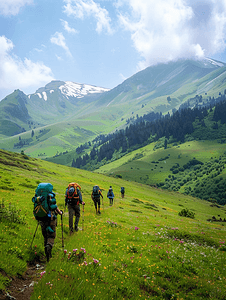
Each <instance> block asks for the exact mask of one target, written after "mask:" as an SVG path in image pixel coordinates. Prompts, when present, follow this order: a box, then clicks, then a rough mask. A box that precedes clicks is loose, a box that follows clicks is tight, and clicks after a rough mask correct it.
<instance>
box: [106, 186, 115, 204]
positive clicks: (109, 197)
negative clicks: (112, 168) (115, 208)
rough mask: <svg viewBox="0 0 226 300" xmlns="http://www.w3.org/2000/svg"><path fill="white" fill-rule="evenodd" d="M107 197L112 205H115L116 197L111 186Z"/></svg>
mask: <svg viewBox="0 0 226 300" xmlns="http://www.w3.org/2000/svg"><path fill="white" fill-rule="evenodd" d="M107 197H108V199H109V201H110V205H113V200H114V197H115V195H114V193H113V189H112V187H111V186H110V188H109V190H108V193H107Z"/></svg>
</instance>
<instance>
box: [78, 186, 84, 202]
mask: <svg viewBox="0 0 226 300" xmlns="http://www.w3.org/2000/svg"><path fill="white" fill-rule="evenodd" d="M78 196H79V203H80V204H82V205H85V202H84V201H83V200H82V193H81V192H80V191H79V189H78Z"/></svg>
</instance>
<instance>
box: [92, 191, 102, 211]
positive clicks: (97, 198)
mask: <svg viewBox="0 0 226 300" xmlns="http://www.w3.org/2000/svg"><path fill="white" fill-rule="evenodd" d="M100 197H102V199H103V195H102V193H101V190H100V188H99V186H98V185H95V186H94V187H93V191H92V194H91V198H92V200H93V202H94V205H95V209H96V214H101V212H100ZM97 209H98V210H97Z"/></svg>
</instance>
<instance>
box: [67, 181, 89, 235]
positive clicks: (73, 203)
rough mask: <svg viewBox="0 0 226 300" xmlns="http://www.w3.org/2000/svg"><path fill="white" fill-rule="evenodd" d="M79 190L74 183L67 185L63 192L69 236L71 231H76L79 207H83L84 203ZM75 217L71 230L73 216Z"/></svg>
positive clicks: (78, 186) (77, 185)
mask: <svg viewBox="0 0 226 300" xmlns="http://www.w3.org/2000/svg"><path fill="white" fill-rule="evenodd" d="M79 189H81V187H80V185H79V184H78V183H76V182H71V183H69V185H68V187H67V188H66V192H65V206H68V213H69V229H70V234H72V233H73V231H74V230H75V231H78V223H79V219H80V205H79V204H82V205H85V202H83V201H82V193H81V191H80V190H79ZM74 215H75V223H74V229H73V216H74Z"/></svg>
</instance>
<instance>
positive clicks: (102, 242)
mask: <svg viewBox="0 0 226 300" xmlns="http://www.w3.org/2000/svg"><path fill="white" fill-rule="evenodd" d="M190 147H191V146H190ZM193 147H194V146H193ZM166 151H168V150H166ZM219 151H220V150H219ZM155 159H157V157H156V158H155ZM71 181H76V182H78V183H79V184H80V185H81V187H82V194H83V200H84V201H85V203H86V205H85V209H84V213H83V212H81V219H80V223H79V227H80V229H83V230H80V231H78V232H77V233H75V234H74V235H72V236H70V235H69V232H68V231H69V229H68V213H67V211H65V212H64V215H63V237H64V238H63V240H62V231H61V229H62V227H61V220H60V219H59V220H58V227H57V238H56V240H55V245H54V248H53V258H52V259H51V260H50V262H49V263H45V261H44V258H43V239H42V236H41V232H40V228H39V229H38V231H37V233H36V236H35V238H34V242H33V244H32V248H31V247H30V246H31V243H32V239H33V236H34V232H35V229H36V225H37V223H36V221H35V219H34V217H33V215H32V206H33V205H32V201H31V198H32V197H33V195H34V191H35V188H36V187H37V185H38V183H40V182H51V183H52V184H53V186H54V191H55V192H56V199H57V203H58V206H59V208H60V209H62V210H65V208H64V193H65V188H66V186H67V184H68V183H69V182H71ZM95 184H98V185H99V186H100V187H101V189H102V192H103V195H104V200H103V203H102V204H103V205H102V206H101V212H102V214H101V215H100V216H97V215H95V209H94V206H93V203H92V200H91V198H90V194H91V191H92V186H93V185H95ZM110 185H111V186H112V187H113V190H114V193H115V199H114V205H113V206H109V201H108V200H107V198H106V194H107V190H108V188H109V186H110ZM121 186H124V187H125V191H126V194H125V198H124V199H122V198H121V196H120V193H119V192H120V187H121ZM0 203H1V205H0V241H1V243H0V254H1V270H0V289H1V291H0V295H1V296H3V297H4V295H6V293H7V292H8V294H9V295H12V296H14V297H15V298H16V297H17V296H18V297H19V296H20V297H22V296H23V295H24V294H23V293H25V291H23V290H21V289H19V287H18V288H17V289H16V288H15V280H14V278H15V277H17V278H23V276H24V274H25V270H26V268H27V263H28V262H30V265H31V266H32V264H33V269H35V268H34V266H36V264H39V265H41V267H42V268H41V269H40V268H38V269H37V270H36V271H35V272H36V278H35V280H34V281H35V282H37V283H35V285H34V291H33V294H32V295H31V297H30V299H75V295H76V298H77V299H128V298H131V299H154V298H155V299H190V300H191V299H222V300H223V299H225V293H226V285H225V282H226V281H225V279H226V271H225V267H226V257H225V250H226V247H225V239H226V230H225V222H224V220H225V217H226V210H225V207H224V206H220V205H213V204H212V203H209V202H207V201H202V200H200V199H197V198H193V197H190V196H187V195H182V194H179V193H176V192H173V191H172V192H168V191H165V190H162V189H158V188H154V187H150V186H148V185H145V184H140V183H136V182H134V181H125V180H123V179H120V178H113V177H108V176H105V175H102V174H97V173H93V172H88V171H84V170H79V169H75V168H69V167H65V166H62V165H56V164H53V163H49V162H45V161H43V160H37V159H34V158H30V157H27V156H26V155H21V154H17V153H10V152H6V151H2V150H1V151H0ZM213 216H214V217H215V219H213ZM62 242H63V244H64V245H63V246H64V247H62ZM76 249H77V250H76ZM84 249H85V250H84ZM9 257H10V260H9ZM28 267H29V266H28ZM22 282H23V279H22ZM13 287H14V288H13ZM25 290H26V289H25Z"/></svg>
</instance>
